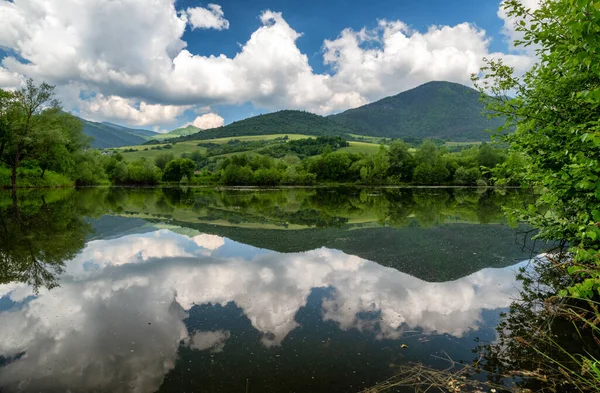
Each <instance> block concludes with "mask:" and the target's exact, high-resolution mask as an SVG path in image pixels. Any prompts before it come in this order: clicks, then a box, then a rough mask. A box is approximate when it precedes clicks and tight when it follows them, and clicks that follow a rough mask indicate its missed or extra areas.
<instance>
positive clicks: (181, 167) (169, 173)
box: [163, 158, 196, 182]
mask: <svg viewBox="0 0 600 393" xmlns="http://www.w3.org/2000/svg"><path fill="white" fill-rule="evenodd" d="M195 169H196V164H195V163H194V161H192V160H190V159H189V158H178V159H176V160H172V161H170V162H169V163H168V164H167V166H166V167H165V171H164V175H163V178H164V180H166V181H175V182H179V181H181V179H182V178H183V177H184V176H187V178H188V179H191V178H192V176H193V175H194V170H195Z"/></svg>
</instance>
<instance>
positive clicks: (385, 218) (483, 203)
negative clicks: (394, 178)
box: [78, 187, 526, 228]
mask: <svg viewBox="0 0 600 393" xmlns="http://www.w3.org/2000/svg"><path fill="white" fill-rule="evenodd" d="M80 193H82V192H81V191H80V192H78V194H80ZM83 193H85V194H86V195H87V196H86V199H87V200H88V201H89V203H92V204H94V206H96V207H98V206H101V207H102V208H103V209H104V211H111V212H115V213H118V214H133V215H136V214H140V213H142V214H145V215H150V216H155V217H157V218H160V217H163V218H169V219H170V218H172V217H175V216H177V217H178V218H179V220H182V217H185V219H184V221H186V220H192V221H198V220H199V221H225V222H229V223H232V224H242V223H255V224H271V225H276V226H281V227H287V226H288V225H300V226H308V227H320V228H323V227H340V226H344V225H346V224H347V223H349V222H352V221H353V220H354V221H356V222H372V223H379V224H380V225H384V226H394V227H403V226H408V225H418V226H422V227H431V226H435V225H440V224H444V223H449V222H467V223H501V222H505V216H504V211H503V209H504V208H509V209H510V208H512V207H514V206H517V205H521V204H523V200H524V199H526V198H524V194H523V193H522V192H519V191H516V190H513V191H503V192H498V191H496V190H487V191H482V190H474V189H406V188H404V189H402V188H387V189H373V188H353V187H346V188H342V187H338V188H316V189H302V188H297V189H283V190H282V189H279V190H225V189H207V188H202V189H194V188H188V189H185V190H184V189H180V188H163V189H123V188H121V189H110V190H106V189H104V190H102V189H100V190H85V191H83Z"/></svg>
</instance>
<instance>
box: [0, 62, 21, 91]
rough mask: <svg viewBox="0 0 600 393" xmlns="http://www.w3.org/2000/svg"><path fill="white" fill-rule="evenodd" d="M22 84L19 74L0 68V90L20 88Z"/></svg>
mask: <svg viewBox="0 0 600 393" xmlns="http://www.w3.org/2000/svg"><path fill="white" fill-rule="evenodd" d="M22 83H23V77H22V76H21V75H20V74H18V73H16V72H10V71H8V70H7V69H6V68H4V67H0V89H7V90H13V89H16V88H18V87H19V86H21V84H22Z"/></svg>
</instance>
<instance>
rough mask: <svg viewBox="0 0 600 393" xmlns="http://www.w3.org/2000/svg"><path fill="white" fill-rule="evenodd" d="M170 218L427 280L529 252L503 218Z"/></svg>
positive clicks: (223, 233) (502, 263)
mask: <svg viewBox="0 0 600 393" xmlns="http://www.w3.org/2000/svg"><path fill="white" fill-rule="evenodd" d="M172 223H173V224H176V225H182V226H187V227H189V228H194V229H197V230H199V231H202V232H206V233H212V234H216V235H218V236H224V237H228V238H230V239H232V240H235V241H238V242H240V243H245V244H250V245H252V246H254V247H259V248H265V249H269V250H274V251H278V252H303V251H308V250H313V249H315V248H320V247H327V248H332V249H337V250H341V251H343V252H345V253H347V254H352V255H356V256H359V257H361V258H365V259H369V260H371V261H374V262H377V263H379V264H381V265H384V266H389V267H393V268H395V269H398V270H400V271H401V272H404V273H407V274H410V275H412V276H415V277H418V278H420V279H422V280H425V281H429V282H436V281H449V280H456V279H458V278H460V277H464V276H467V275H469V274H471V273H474V272H476V271H479V270H481V269H484V268H486V267H496V268H501V267H505V266H510V265H514V264H515V263H516V262H517V261H519V260H523V259H526V258H529V257H530V256H531V255H530V253H529V252H527V251H525V250H523V248H522V247H521V246H520V245H519V244H518V243H519V241H521V238H519V237H518V235H517V233H518V231H516V230H515V229H514V228H511V227H509V226H508V225H503V224H451V225H441V226H436V227H431V228H421V227H400V228H390V227H378V228H364V229H363V228H356V229H353V230H344V229H338V228H315V229H302V230H297V231H283V230H265V229H261V230H258V229H247V228H235V227H227V226H215V225H206V224H190V223H185V222H177V221H172ZM521 229H524V228H521Z"/></svg>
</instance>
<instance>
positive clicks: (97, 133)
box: [80, 119, 156, 149]
mask: <svg viewBox="0 0 600 393" xmlns="http://www.w3.org/2000/svg"><path fill="white" fill-rule="evenodd" d="M80 120H81V122H82V123H83V133H84V134H85V135H87V136H90V137H92V138H93V140H92V143H91V146H92V147H94V148H98V149H104V148H108V147H120V146H131V145H140V144H142V143H145V142H146V141H147V140H148V139H149V138H151V137H152V136H153V135H155V134H156V133H155V132H152V131H148V130H138V129H133V128H127V127H123V126H119V125H117V124H112V123H106V122H105V123H96V122H93V121H88V120H84V119H80Z"/></svg>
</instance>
